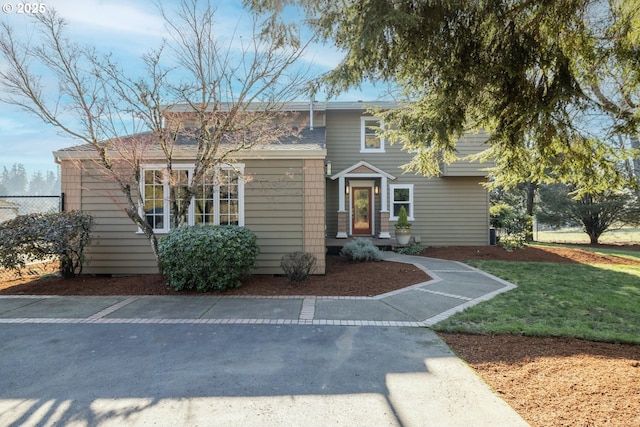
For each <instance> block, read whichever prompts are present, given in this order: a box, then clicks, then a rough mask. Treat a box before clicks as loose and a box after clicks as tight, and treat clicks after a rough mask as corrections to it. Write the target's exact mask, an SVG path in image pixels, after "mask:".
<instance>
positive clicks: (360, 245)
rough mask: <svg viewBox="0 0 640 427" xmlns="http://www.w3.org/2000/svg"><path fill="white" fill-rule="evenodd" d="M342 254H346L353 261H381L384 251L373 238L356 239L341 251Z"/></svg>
mask: <svg viewBox="0 0 640 427" xmlns="http://www.w3.org/2000/svg"><path fill="white" fill-rule="evenodd" d="M340 255H342V256H346V257H347V258H349V259H350V260H352V261H380V260H382V253H381V252H380V249H378V248H377V247H376V246H375V245H374V244H373V242H372V241H371V240H368V239H356V240H352V241H350V242H349V243H347V244H346V245H344V247H343V248H342V250H341V251H340Z"/></svg>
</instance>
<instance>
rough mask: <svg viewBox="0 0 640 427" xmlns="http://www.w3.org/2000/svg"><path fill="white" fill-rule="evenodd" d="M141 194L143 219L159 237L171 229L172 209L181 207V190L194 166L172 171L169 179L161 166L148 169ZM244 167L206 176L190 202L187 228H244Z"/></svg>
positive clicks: (188, 180)
mask: <svg viewBox="0 0 640 427" xmlns="http://www.w3.org/2000/svg"><path fill="white" fill-rule="evenodd" d="M142 173H143V177H144V180H143V182H142V183H141V184H142V185H141V186H142V188H141V191H140V194H141V197H142V200H143V211H144V212H142V215H144V217H145V218H146V220H147V223H148V224H149V225H150V226H151V227H153V230H154V231H155V232H158V233H166V232H168V231H169V229H170V224H171V222H172V221H171V220H172V219H173V218H172V217H171V215H173V213H172V211H173V209H171V208H172V207H176V206H180V205H181V204H182V203H184V189H185V187H186V186H187V185H189V183H191V179H192V176H193V166H179V167H174V168H173V170H172V171H171V174H170V175H169V174H168V173H167V170H166V168H164V166H156V165H152V166H147V167H145V168H144V169H143V172H142ZM243 173H244V165H242V164H236V165H232V166H221V167H219V168H217V169H215V170H214V171H212V172H210V173H207V174H205V176H204V178H203V179H202V180H201V182H200V183H199V184H198V185H197V187H196V191H195V195H194V196H193V197H192V199H191V203H190V205H189V209H188V211H187V218H185V221H184V222H186V223H187V224H189V225H220V224H222V225H244V180H243V179H242V175H243Z"/></svg>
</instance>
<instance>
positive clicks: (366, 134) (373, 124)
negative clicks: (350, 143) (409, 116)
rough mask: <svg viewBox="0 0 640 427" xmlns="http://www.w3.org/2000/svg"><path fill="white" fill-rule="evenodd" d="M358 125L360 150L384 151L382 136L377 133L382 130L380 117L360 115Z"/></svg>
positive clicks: (368, 151)
mask: <svg viewBox="0 0 640 427" xmlns="http://www.w3.org/2000/svg"><path fill="white" fill-rule="evenodd" d="M360 125H361V126H360V152H361V153H384V138H381V137H380V135H379V132H380V131H381V130H382V119H379V118H376V117H362V118H361V119H360Z"/></svg>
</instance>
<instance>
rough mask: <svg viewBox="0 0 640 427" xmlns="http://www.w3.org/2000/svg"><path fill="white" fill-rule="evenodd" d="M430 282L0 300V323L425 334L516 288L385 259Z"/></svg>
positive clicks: (457, 268)
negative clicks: (305, 290)
mask: <svg viewBox="0 0 640 427" xmlns="http://www.w3.org/2000/svg"><path fill="white" fill-rule="evenodd" d="M384 254H385V255H384V256H385V259H386V260H388V261H396V262H404V263H411V264H414V265H416V266H417V267H419V268H421V269H423V270H425V272H426V273H427V274H428V275H429V276H431V277H432V280H430V281H428V282H424V283H419V284H417V285H414V286H410V287H407V288H403V289H400V290H397V291H393V292H389V293H386V294H383V295H378V296H375V297H313V296H285V297H242V296H229V297H226V296H210V295H206V296H132V297H127V296H120V297H119V296H113V297H81V296H76V297H57V296H0V323H207V324H230V323H238V324H277V325H282V324H285V325H336V326H403V327H425V326H426V327H428V326H432V325H434V324H435V323H437V322H439V321H441V320H444V319H446V318H447V317H449V316H451V315H452V314H454V313H456V312H458V311H461V310H463V309H465V308H466V307H470V306H472V305H475V304H477V303H479V302H481V301H485V300H487V299H490V298H492V297H494V296H495V295H497V294H499V293H501V292H505V291H508V290H510V289H513V288H514V287H515V286H514V285H512V284H510V283H508V282H505V281H504V280H501V279H499V278H497V277H495V276H492V275H490V274H487V273H484V272H482V271H479V270H477V269H474V268H472V267H469V266H467V265H465V264H463V263H459V262H455V261H445V260H439V259H432V258H425V257H412V256H404V255H398V254H396V253H393V252H385V253H384Z"/></svg>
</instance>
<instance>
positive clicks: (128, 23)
mask: <svg viewBox="0 0 640 427" xmlns="http://www.w3.org/2000/svg"><path fill="white" fill-rule="evenodd" d="M160 1H161V3H162V6H163V7H165V8H166V9H169V10H171V9H172V8H174V7H176V3H178V0H160ZM18 3H20V1H19V0H13V2H12V1H9V2H5V3H4V7H3V8H2V12H0V22H4V23H8V24H9V25H11V26H12V27H13V29H14V31H15V33H16V34H17V35H19V36H20V37H29V36H30V35H33V33H34V32H33V23H32V22H31V21H30V19H29V16H28V14H25V13H23V14H20V13H18V11H19V6H18ZM30 4H34V3H33V2H30ZM40 4H43V5H44V7H46V8H53V9H56V10H57V11H58V12H59V13H60V15H61V16H62V17H64V18H65V19H66V20H67V22H68V24H69V26H68V36H69V38H70V39H72V40H74V41H77V42H80V43H82V44H89V45H91V46H94V47H95V48H97V50H98V51H100V52H103V53H108V52H111V53H112V54H113V55H114V57H115V58H116V59H117V60H118V61H119V63H120V64H122V65H123V66H124V67H125V68H127V69H128V67H131V69H132V70H135V67H138V66H139V65H138V64H139V63H140V57H141V56H142V55H144V54H145V53H146V52H148V51H149V50H150V49H152V48H157V47H158V46H159V45H160V43H161V42H162V39H163V37H166V29H165V26H164V25H165V24H164V21H163V19H162V17H161V16H160V13H159V11H158V8H157V6H156V3H155V2H154V0H82V1H78V0H43V1H42V2H41V3H40ZM214 4H216V6H217V12H216V17H217V21H218V22H217V23H216V25H217V31H218V32H219V33H220V34H231V33H232V32H233V31H234V30H235V29H237V28H239V31H240V32H242V31H244V30H245V28H246V26H245V25H244V24H246V23H247V20H246V18H244V19H243V15H244V16H246V11H245V10H243V8H242V1H241V0H238V1H235V0H217V1H214ZM7 5H9V6H10V7H7ZM23 10H24V9H23ZM286 13H287V15H288V17H289V18H290V19H294V20H296V21H299V20H300V19H301V18H302V14H301V13H300V12H299V11H297V10H295V9H288V10H287V11H286ZM341 58H342V53H341V52H340V51H339V50H338V49H336V48H335V46H331V45H322V44H314V45H312V46H310V47H309V49H308V50H307V53H306V54H305V55H304V57H303V58H302V61H301V64H300V66H301V67H311V70H312V73H313V75H316V74H317V75H321V74H322V73H324V72H327V71H329V70H331V69H332V68H334V67H335V66H336V65H337V64H338V63H339V62H340V60H341ZM2 66H4V64H3V63H2V60H0V67H2ZM323 97H324V96H323V95H322V94H320V95H319V96H317V97H316V99H317V100H319V101H324V100H326V99H323ZM378 97H379V94H378V92H377V90H376V88H375V87H373V86H372V85H364V86H363V87H362V88H361V89H354V90H351V91H348V92H345V93H343V94H341V95H340V96H339V97H337V98H333V99H332V100H337V101H357V100H375V99H377V98H378ZM77 143H78V141H75V140H73V139H70V138H69V137H66V136H62V135H60V134H59V132H58V131H57V130H56V129H55V128H53V127H52V126H51V125H47V124H44V123H42V122H41V121H40V120H39V119H38V118H36V117H34V116H32V115H30V114H29V113H27V112H24V111H22V110H20V109H19V108H18V107H16V106H13V105H8V104H4V103H1V102H0V171H1V170H2V168H3V167H6V168H7V169H9V168H10V167H11V166H12V165H13V164H14V163H22V164H23V165H24V166H25V168H26V169H27V171H28V173H29V174H32V173H33V172H35V171H37V170H41V171H43V172H44V171H47V170H52V171H55V170H56V164H55V162H54V160H53V155H52V152H53V151H55V150H59V149H61V148H65V147H70V146H73V145H76V144H77Z"/></svg>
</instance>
